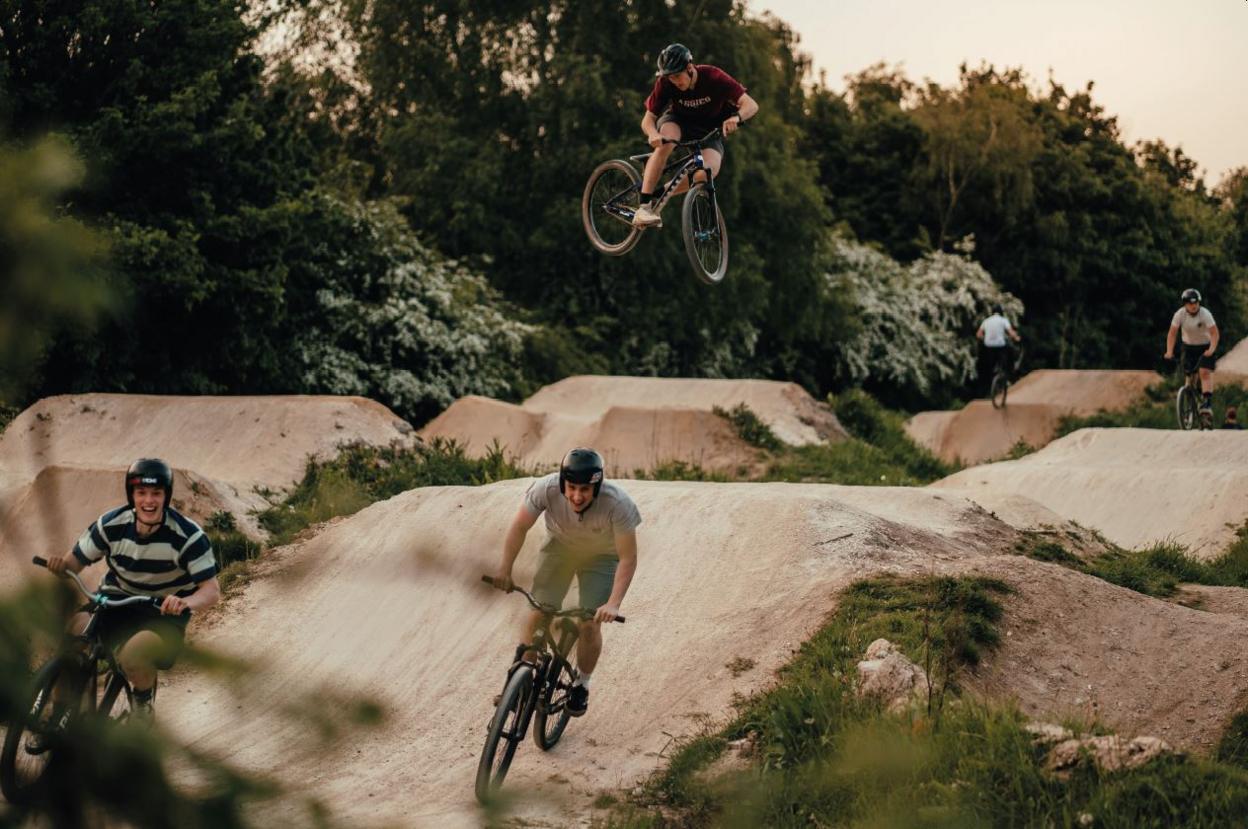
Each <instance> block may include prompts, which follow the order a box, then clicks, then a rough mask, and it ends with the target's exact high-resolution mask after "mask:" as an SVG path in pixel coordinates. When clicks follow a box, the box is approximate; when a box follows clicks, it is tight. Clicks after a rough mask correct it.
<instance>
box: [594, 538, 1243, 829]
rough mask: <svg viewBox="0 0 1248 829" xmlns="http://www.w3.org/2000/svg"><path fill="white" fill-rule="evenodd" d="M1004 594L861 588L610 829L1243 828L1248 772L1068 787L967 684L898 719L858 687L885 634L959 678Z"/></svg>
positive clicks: (1017, 721) (951, 588) (1092, 778)
mask: <svg viewBox="0 0 1248 829" xmlns="http://www.w3.org/2000/svg"><path fill="white" fill-rule="evenodd" d="M1050 552H1051V553H1052V551H1050ZM1053 554H1055V553H1053ZM1008 590H1009V588H1008V587H1006V586H1005V585H1004V584H1002V583H1000V582H995V581H990V580H983V579H972V578H959V579H952V578H936V579H917V580H914V579H911V580H898V579H875V580H871V581H865V582H859V583H857V584H855V585H853V586H852V587H851V588H850V589H849V590H847V591H846V592H845V593H844V594H843V595H842V597H841V601H840V604H839V606H838V607H837V610H836V611H835V613H834V614H833V615H832V616H831V617H830V618H829V619H828V621H827V622H826V623H825V625H824V626H823V628H822V629H821V630H820V631H819V632H818V633H816V634H815V636H814V637H812V639H811V640H810V641H809V642H807V643H805V644H804V645H803V646H802V648H801V649H800V651H799V652H798V653H797V655H796V656H795V657H794V658H793V660H792V661H791V662H790V663H789V664H788V665H787V666H785V667H784V668H783V669H782V670H781V671H780V672H779V675H778V683H777V685H776V687H774V688H772V689H771V690H769V691H766V692H764V693H761V694H759V695H757V696H755V697H754V698H752V699H750V700H748V701H746V702H745V703H743V704H742V705H741V706H740V709H739V715H738V717H737V718H736V720H735V721H734V722H733V723H732V724H731V725H730V726H729V727H728V728H726V729H724V730H723V731H722V732H720V733H719V734H718V735H714V734H710V735H704V736H702V737H699V738H696V739H694V740H691V741H689V742H688V743H687V744H686V745H684V746H682V747H681V748H680V749H679V750H678V751H677V753H676V754H675V755H674V756H673V757H672V759H671V761H670V763H669V765H668V767H667V768H666V769H664V770H663V771H661V772H659V773H658V774H656V775H655V777H654V778H652V780H651V781H650V782H649V783H648V784H647V785H646V786H645V787H643V789H642V791H641V792H640V794H639V795H637V796H635V797H634V798H632V800H631V801H630V802H629V803H627V804H625V805H623V806H621V807H618V808H617V809H615V810H614V811H613V813H612V815H611V816H610V817H609V818H608V819H607V821H606V822H605V825H606V826H608V827H614V828H615V829H624V828H625V827H627V828H628V829H638V828H639V827H660V826H662V827H666V826H682V827H685V826H688V827H694V826H710V825H714V826H733V827H736V826H740V827H753V826H768V827H794V829H796V827H810V826H862V827H865V826H872V827H875V826H886V827H888V826H897V827H903V826H904V827H910V826H932V827H936V826H940V827H954V826H959V827H960V826H1081V825H1091V826H1098V827H1101V826H1107V827H1135V826H1223V825H1238V824H1237V821H1241V820H1242V816H1243V814H1245V812H1244V810H1245V809H1246V808H1248V774H1246V773H1245V772H1243V771H1242V770H1240V769H1237V768H1235V767H1234V766H1232V765H1229V764H1226V763H1216V762H1206V761H1200V760H1193V759H1188V758H1183V757H1169V758H1165V759H1163V760H1159V761H1156V762H1154V763H1152V764H1150V765H1148V766H1145V767H1143V768H1140V769H1136V770H1133V771H1128V772H1120V773H1116V774H1105V773H1100V772H1098V771H1096V770H1095V769H1094V768H1090V767H1080V768H1079V769H1077V770H1076V771H1075V772H1074V773H1073V774H1071V775H1070V776H1068V777H1066V778H1059V777H1057V776H1054V775H1052V774H1050V773H1048V772H1047V771H1046V770H1045V769H1044V766H1043V756H1044V754H1043V749H1041V748H1038V747H1037V746H1036V744H1035V743H1034V742H1033V740H1032V738H1031V736H1030V735H1029V734H1028V733H1027V732H1026V731H1025V730H1024V725H1025V719H1024V717H1023V716H1022V715H1021V714H1020V713H1019V712H1018V711H1017V710H1016V709H1014V708H1009V707H998V706H988V705H982V704H977V703H973V702H968V701H963V700H961V699H959V698H957V696H956V682H951V683H948V684H947V687H949V688H951V689H953V694H952V695H951V700H953V702H952V703H951V704H950V705H947V706H945V707H943V708H941V709H929V710H927V711H925V710H921V708H920V709H915V710H910V711H907V712H903V713H900V714H889V713H886V712H885V711H883V710H881V708H880V706H879V704H878V703H874V702H871V701H865V700H862V699H859V698H858V697H857V695H856V694H855V693H854V690H853V678H854V676H855V663H856V662H857V660H859V659H860V658H861V655H862V653H863V651H864V650H865V648H866V646H867V644H868V643H869V642H870V641H872V640H873V639H875V638H877V637H879V636H885V637H887V638H889V639H890V640H892V641H893V642H895V643H896V644H898V645H899V646H901V648H902V649H903V650H904V651H906V652H907V653H908V654H909V655H910V656H911V658H912V659H914V660H915V661H916V662H919V664H921V665H922V664H924V663H925V662H927V663H928V664H931V665H933V666H934V672H933V676H937V677H939V675H940V672H941V671H944V672H946V673H947V675H948V676H949V677H950V678H951V679H955V680H956V677H957V675H958V674H959V672H961V671H962V670H965V669H967V668H969V667H971V666H973V665H974V664H975V663H976V661H977V660H978V659H979V657H980V655H981V654H982V653H983V652H984V651H985V650H987V649H990V648H991V647H992V646H993V645H994V644H995V642H996V641H997V639H996V637H997V632H996V622H997V620H998V619H999V618H1000V614H1001V608H1000V605H999V603H998V599H999V598H1000V596H1001V595H1002V594H1003V593H1004V592H1006V591H1008ZM942 663H943V664H942ZM746 734H752V735H753V736H754V744H755V746H756V749H755V754H754V756H753V758H752V760H751V768H750V769H749V770H748V771H747V772H744V773H742V772H739V771H738V772H725V773H723V774H718V775H716V774H708V773H707V771H706V769H707V767H708V766H710V764H711V763H712V762H713V761H714V760H715V759H716V757H718V756H719V754H720V753H722V751H723V749H724V747H725V746H726V745H727V741H728V740H732V739H735V738H738V737H741V736H743V735H746Z"/></svg>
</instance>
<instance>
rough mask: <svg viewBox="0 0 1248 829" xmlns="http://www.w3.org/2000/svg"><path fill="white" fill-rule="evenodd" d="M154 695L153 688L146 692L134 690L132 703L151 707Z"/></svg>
mask: <svg viewBox="0 0 1248 829" xmlns="http://www.w3.org/2000/svg"><path fill="white" fill-rule="evenodd" d="M155 694H156V689H155V688H148V689H147V690H146V691H140V690H139V689H138V688H135V689H134V701H135V702H136V703H138V704H139V705H151V704H152V697H153V696H155Z"/></svg>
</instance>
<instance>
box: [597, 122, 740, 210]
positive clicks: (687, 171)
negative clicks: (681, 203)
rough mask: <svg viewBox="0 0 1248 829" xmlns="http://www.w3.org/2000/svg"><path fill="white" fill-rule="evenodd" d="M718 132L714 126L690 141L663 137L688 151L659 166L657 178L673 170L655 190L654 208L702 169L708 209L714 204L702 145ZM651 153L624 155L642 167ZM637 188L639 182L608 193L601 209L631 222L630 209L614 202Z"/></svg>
mask: <svg viewBox="0 0 1248 829" xmlns="http://www.w3.org/2000/svg"><path fill="white" fill-rule="evenodd" d="M718 134H719V130H718V129H714V130H711V131H710V132H709V133H707V134H706V135H704V136H702V137H701V138H698V139H695V140H693V141H673V140H672V139H670V138H665V139H663V140H664V142H665V143H673V144H675V145H676V146H677V147H678V148H681V149H687V150H688V151H689V155H682V156H680V157H678V158H675V159H673V160H671V161H669V162H668V163H667V165H666V166H665V167H664V168H663V172H662V173H660V174H659V178H660V179H662V178H663V177H664V176H666V175H668V174H669V173H671V172H672V171H673V170H676V173H675V174H674V175H672V177H671V178H670V179H668V181H667V184H665V185H663V189H662V190H661V191H660V193H659V197H658V200H657V202H658V203H657V207H658V208H659V209H662V208H663V207H665V206H666V205H667V203H668V201H669V200H671V198H672V195H673V194H674V193H675V191H676V188H677V187H679V186H680V182H681V180H682V179H685V178H688V179H689V186H690V187H692V186H693V183H694V182H693V177H694V176H695V175H696V174H697V173H698V171H699V170H706V182H705V183H704V185H703V186H704V187H705V188H706V192H707V194H708V195H709V196H710V198H711V207H712V208H714V207H715V178H714V176H712V175H711V172H710V168H708V167H707V166H706V161H705V160H704V159H703V158H702V145H703V144H705V143H706V142H707V141H709V140H710V139H712V138H713V137H715V136H716V135H718ZM652 155H654V151H653V150H651V151H650V152H648V153H641V154H640V155H630V156H629V157H628V160H629V161H631V162H633V163H634V164H638V165H640V166H641V167H642V168H643V169H644V168H645V166H646V160H647V159H648V158H650V156H652ZM678 168H679V169H678ZM639 188H640V186H639V185H633V186H632V187H630V188H629V189H627V190H622V191H620V192H619V193H617V194H615V195H614V196H612V197H611V198H610V199H608V200H607V202H606V204H604V205H603V209H605V210H606V211H607V213H609V214H610V215H612V216H614V217H615V218H617V219H619V220H620V221H622V222H626V223H627V224H630V225H631V224H632V222H633V211H632V209H631V208H627V207H625V206H623V205H619V204H617V202H618V201H619V200H620V199H623V198H624V197H625V196H627V195H628V194H629V193H631V192H632V191H633V190H637V189H639Z"/></svg>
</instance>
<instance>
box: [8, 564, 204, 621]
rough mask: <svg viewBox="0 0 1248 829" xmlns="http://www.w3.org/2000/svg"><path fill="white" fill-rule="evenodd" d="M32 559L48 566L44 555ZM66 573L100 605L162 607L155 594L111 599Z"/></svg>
mask: <svg viewBox="0 0 1248 829" xmlns="http://www.w3.org/2000/svg"><path fill="white" fill-rule="evenodd" d="M31 561H33V562H34V563H35V564H37V565H38V566H40V567H43V568H47V566H48V560H47V559H46V558H44V557H43V556H35V557H34V558H33V559H31ZM65 575H67V576H69V577H70V578H71V579H73V580H74V584H76V585H78V589H79V590H80V591H82V595H84V596H86V597H87V601H89V602H91V603H92V604H94V605H96V606H98V607H129V606H130V605H136V604H150V605H151V606H152V607H154V608H156V609H157V610H159V609H160V605H161V601H162V600H161V599H159V598H157V597H155V596H127V597H126V598H124V599H110V598H109V597H108V596H106V595H104V594H103V593H99V592H96V593H93V592H91V591H90V590H88V589H87V585H86V584H85V583H83V581H82V578H81V577H80V576H79V575H78V574H77V573H75V572H74V571H73V570H66V571H65ZM183 612H184V613H190V612H191V611H189V610H186V611H183Z"/></svg>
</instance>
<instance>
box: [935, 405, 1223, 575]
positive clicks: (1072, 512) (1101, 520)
mask: <svg viewBox="0 0 1248 829" xmlns="http://www.w3.org/2000/svg"><path fill="white" fill-rule="evenodd" d="M932 487H934V488H937V489H940V490H942V491H956V492H959V493H962V494H964V495H966V496H967V497H969V498H971V499H973V500H977V501H979V502H981V503H982V504H983V505H984V506H985V507H986V508H989V509H991V508H993V506H994V504H995V502H996V500H997V499H999V498H1001V497H1003V496H1014V495H1022V496H1026V497H1028V498H1031V499H1032V500H1034V501H1038V502H1039V503H1040V504H1041V505H1043V506H1044V507H1047V508H1048V509H1050V510H1052V511H1053V512H1055V513H1057V514H1058V515H1060V516H1061V517H1062V518H1065V519H1067V520H1069V521H1076V522H1078V523H1080V524H1082V525H1084V526H1085V527H1090V528H1092V529H1095V530H1100V531H1101V532H1102V533H1104V534H1105V536H1106V537H1107V538H1108V539H1109V540H1110V541H1113V542H1114V543H1115V544H1119V545H1122V546H1123V547H1129V548H1135V547H1144V546H1148V545H1150V544H1152V543H1154V542H1157V541H1166V540H1172V541H1177V542H1179V543H1180V544H1183V545H1186V546H1187V547H1188V549H1189V550H1190V551H1191V553H1192V555H1194V556H1197V557H1201V558H1210V557H1214V556H1216V555H1218V554H1219V553H1221V552H1222V551H1223V550H1225V549H1226V546H1227V545H1228V544H1229V543H1230V542H1231V541H1232V540H1233V539H1234V538H1235V531H1236V529H1238V528H1239V527H1240V526H1242V525H1243V523H1244V520H1245V519H1248V498H1245V497H1244V493H1245V492H1248V440H1246V439H1245V438H1244V435H1243V433H1242V432H1224V431H1217V430H1215V431H1210V432H1199V431H1196V432H1181V431H1178V430H1173V431H1171V430H1163V429H1080V430H1079V431H1077V432H1074V433H1073V434H1069V435H1067V436H1065V437H1063V438H1061V439H1060V440H1056V441H1054V442H1053V443H1050V444H1049V445H1048V446H1046V447H1045V448H1044V449H1042V450H1040V451H1039V452H1036V453H1034V454H1032V455H1028V456H1026V457H1024V458H1021V459H1019V460H1016V461H1003V462H1000V463H993V464H987V465H984V466H977V467H973V468H971V469H964V470H963V471H961V472H958V473H956V474H954V475H951V476H950V477H948V478H945V479H944V480H941V481H937V482H936V483H934V484H932Z"/></svg>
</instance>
